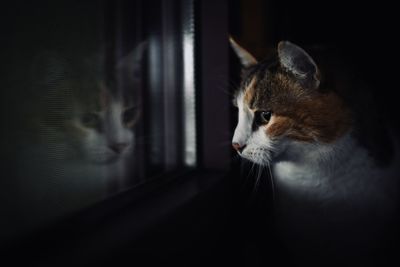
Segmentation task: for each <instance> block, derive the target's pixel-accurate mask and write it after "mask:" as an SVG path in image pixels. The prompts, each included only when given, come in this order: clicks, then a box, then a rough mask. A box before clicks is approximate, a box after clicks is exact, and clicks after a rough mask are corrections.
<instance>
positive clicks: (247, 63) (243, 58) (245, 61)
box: [229, 36, 258, 67]
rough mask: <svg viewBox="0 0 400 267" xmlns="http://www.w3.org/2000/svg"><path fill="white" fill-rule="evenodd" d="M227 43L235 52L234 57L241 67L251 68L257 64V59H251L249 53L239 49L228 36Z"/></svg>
mask: <svg viewBox="0 0 400 267" xmlns="http://www.w3.org/2000/svg"><path fill="white" fill-rule="evenodd" d="M229 42H230V44H231V46H232V48H233V51H235V53H236V55H237V56H238V57H239V59H240V62H241V63H242V65H243V67H251V66H253V65H256V64H257V63H258V62H257V59H256V58H255V57H253V56H252V55H251V54H250V53H249V51H247V50H246V49H244V48H243V47H241V46H240V45H239V44H238V43H237V42H236V41H235V40H234V39H233V38H232V37H231V36H229Z"/></svg>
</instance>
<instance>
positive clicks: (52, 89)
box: [17, 43, 144, 224]
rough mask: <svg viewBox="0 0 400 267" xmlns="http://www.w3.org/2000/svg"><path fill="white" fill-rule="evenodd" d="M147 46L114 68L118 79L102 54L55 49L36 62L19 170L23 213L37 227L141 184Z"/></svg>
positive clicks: (33, 66)
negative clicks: (139, 135)
mask: <svg viewBox="0 0 400 267" xmlns="http://www.w3.org/2000/svg"><path fill="white" fill-rule="evenodd" d="M143 49H144V43H141V44H139V45H138V46H137V47H136V48H135V49H133V50H132V52H131V53H128V54H127V55H126V56H124V57H122V58H121V59H120V60H118V62H117V64H114V65H113V66H114V67H113V68H110V67H109V68H108V71H109V72H111V75H110V73H106V72H105V69H106V68H105V66H106V64H105V60H104V53H100V52H99V53H97V52H96V53H95V52H93V51H85V52H83V51H81V52H78V51H72V52H67V51H53V50H52V51H45V52H41V53H38V55H37V56H36V57H35V58H34V60H33V63H32V69H31V75H32V78H31V82H30V87H29V89H27V93H26V94H25V95H26V96H28V95H29V96H30V97H25V98H27V100H25V102H26V104H25V105H24V110H25V111H23V112H24V114H25V115H24V118H23V119H22V120H23V121H22V122H21V123H20V125H23V126H22V127H24V128H23V131H21V133H20V134H19V136H18V140H19V142H20V143H21V145H22V146H21V150H20V151H19V153H18V158H19V159H18V166H19V167H18V168H17V170H18V175H17V177H19V178H18V179H20V182H18V183H19V189H18V190H19V194H20V197H19V199H20V200H21V205H22V207H23V208H22V210H24V213H23V214H22V215H21V216H27V218H35V219H30V222H31V223H32V224H35V223H39V222H40V221H45V220H48V219H51V218H56V217H57V216H59V215H64V214H66V212H71V211H74V210H77V209H81V208H82V207H85V206H88V205H90V204H93V203H95V202H97V201H100V200H101V199H104V198H106V197H107V196H109V195H110V194H114V193H117V192H118V191H121V190H124V189H127V188H128V187H129V186H131V185H132V184H134V183H137V182H138V181H136V180H134V179H135V175H134V174H135V172H136V171H137V170H135V167H136V166H135V162H137V160H134V152H135V143H136V142H135V139H136V138H135V135H136V134H135V127H136V126H137V123H138V121H139V119H140V113H141V109H140V90H141V88H140V86H141V77H140V76H141V75H140V71H141V64H140V63H141V58H142V54H143ZM110 77H111V78H110ZM113 77H114V78H113ZM27 206H29V207H30V208H29V209H26V208H25V207H27Z"/></svg>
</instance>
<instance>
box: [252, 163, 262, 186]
mask: <svg viewBox="0 0 400 267" xmlns="http://www.w3.org/2000/svg"><path fill="white" fill-rule="evenodd" d="M261 176H262V166H260V165H257V177H256V181H255V184H254V188H253V193H256V192H257V189H258V186H259V184H260V178H261Z"/></svg>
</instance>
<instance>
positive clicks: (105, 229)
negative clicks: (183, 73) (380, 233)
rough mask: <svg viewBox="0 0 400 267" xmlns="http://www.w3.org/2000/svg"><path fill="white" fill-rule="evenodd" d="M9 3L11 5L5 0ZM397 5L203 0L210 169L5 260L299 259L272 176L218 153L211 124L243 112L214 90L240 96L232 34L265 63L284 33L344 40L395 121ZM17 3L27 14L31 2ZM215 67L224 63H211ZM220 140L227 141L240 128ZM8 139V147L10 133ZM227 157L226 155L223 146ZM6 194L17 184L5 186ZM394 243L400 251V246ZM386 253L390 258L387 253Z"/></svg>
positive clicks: (51, 233) (205, 163) (132, 196)
mask: <svg viewBox="0 0 400 267" xmlns="http://www.w3.org/2000/svg"><path fill="white" fill-rule="evenodd" d="M2 5H3V8H2V12H3V13H7V8H4V7H5V6H6V4H2ZM394 5H395V4H394V3H392V4H390V2H388V3H385V2H383V1H380V2H377V1H366V2H362V3H361V2H360V3H356V2H354V3H350V1H262V0H232V1H206V0H203V1H196V2H195V7H196V19H197V20H196V29H197V37H196V38H197V39H196V49H197V50H196V59H197V60H196V62H197V63H196V64H197V73H196V77H197V83H198V88H200V89H199V90H200V92H199V94H198V96H197V97H198V101H199V102H198V103H199V107H198V114H197V115H198V117H199V118H200V119H201V123H199V129H198V131H199V136H200V138H199V139H200V141H199V151H200V152H199V156H200V161H201V162H202V164H201V166H200V167H199V168H198V169H196V170H193V171H191V172H189V173H186V174H184V175H181V176H179V177H178V178H175V177H174V178H173V179H172V178H170V177H165V178H164V179H161V180H160V182H153V183H149V184H147V185H146V186H143V187H140V188H135V189H132V190H131V191H128V192H126V193H124V194H120V195H118V196H115V197H113V198H110V199H108V200H106V201H104V202H101V203H99V204H98V205H95V206H94V207H92V208H90V209H87V210H83V211H81V212H79V213H77V214H75V215H74V216H72V218H67V219H65V220H62V221H60V222H59V223H57V224H56V225H54V226H52V227H48V228H46V229H43V230H42V231H40V232H37V233H33V234H32V235H30V236H27V237H25V238H23V239H21V240H15V242H13V244H12V245H10V246H7V247H6V248H4V249H2V252H5V253H6V254H7V256H8V257H3V258H2V259H1V261H5V260H6V259H7V258H11V259H12V260H13V261H14V262H16V263H20V262H24V263H27V264H29V265H30V266H38V265H41V266H71V265H74V266H80V265H81V266H96V265H97V266H118V265H121V266H122V265H123V263H124V262H126V261H127V262H128V263H129V264H130V265H134V266H149V265H150V266H160V265H161V264H163V265H168V264H173V265H174V266H214V265H218V266H232V265H233V264H235V265H237V266H268V265H275V264H283V265H285V264H290V265H293V264H294V263H295V262H293V259H290V257H288V256H287V254H285V248H284V247H282V245H281V244H280V243H279V241H278V240H276V239H275V238H274V232H273V230H272V227H271V226H272V224H273V218H271V212H270V211H271V206H272V204H273V203H272V197H271V185H270V184H269V180H268V179H267V177H263V178H264V179H261V182H260V185H259V186H258V187H257V188H256V189H255V187H254V184H255V178H254V177H255V174H254V173H252V172H250V168H249V167H248V166H246V164H242V163H240V162H239V160H238V159H234V160H232V162H231V164H230V169H229V170H226V169H225V170H224V171H221V170H218V171H216V169H218V166H220V165H221V164H220V163H221V162H219V161H220V160H221V161H223V160H225V159H221V156H216V155H219V154H218V153H220V149H219V148H218V147H217V148H216V146H215V144H216V143H217V141H218V140H217V141H216V139H215V136H214V135H213V133H214V131H213V130H215V129H216V128H218V127H221V128H224V130H225V128H226V129H227V130H228V131H229V130H230V131H231V133H232V130H233V129H234V126H235V113H234V112H235V111H234V109H233V108H232V107H231V106H230V99H229V96H224V95H222V94H221V96H220V95H218V96H217V97H213V96H214V94H213V93H214V92H215V91H213V90H214V89H215V90H216V87H217V86H216V85H215V83H216V81H220V80H221V79H226V82H225V83H226V84H227V85H225V89H226V90H227V91H230V92H233V91H234V90H235V85H237V83H238V77H239V72H240V66H239V64H238V61H237V59H236V58H235V56H234V54H233V52H232V51H231V50H230V49H229V45H228V42H227V35H228V33H229V34H231V35H233V36H234V37H235V38H237V40H238V41H239V42H240V43H241V44H243V46H244V47H246V48H248V49H249V50H250V51H251V52H252V53H253V54H254V55H256V56H257V58H259V59H261V58H263V57H264V56H266V55H267V54H268V52H269V51H271V49H273V48H274V47H276V44H277V43H278V42H279V41H280V40H289V41H291V42H293V43H296V44H298V45H300V46H313V45H323V46H329V47H333V48H335V50H337V51H339V52H340V53H341V54H342V55H343V57H344V58H346V59H347V60H348V61H349V62H351V64H352V65H355V66H357V67H358V68H359V70H360V73H362V75H363V77H364V78H365V79H366V80H367V81H368V83H369V84H370V85H372V86H371V87H372V88H373V90H374V93H375V97H376V99H377V103H378V104H377V105H378V110H380V112H382V114H383V116H385V117H387V118H389V119H390V120H391V121H393V122H394V123H396V125H397V123H398V122H397V102H398V101H397V97H396V95H397V90H398V85H397V80H398V78H397V77H398V74H397V71H398V67H397V65H398V63H397V62H398V59H399V57H398V54H399V53H398V52H397V44H396V43H397V41H396V40H397V34H398V29H397V25H398V14H396V11H397V9H396V8H395V7H394ZM20 8H21V9H22V10H24V12H28V10H26V9H24V8H25V7H24V3H23V2H21V6H20ZM8 15H10V14H8ZM5 17H6V18H7V16H5ZM3 18H4V17H3ZM22 22H23V23H30V22H29V21H22ZM7 23H9V22H8V21H7V20H5V21H2V25H1V26H3V27H4V26H5V27H6V28H7V29H8V31H9V30H10V28H11V26H8V24H7ZM3 36H4V35H3ZM7 49H9V47H7V46H5V47H4V48H2V52H5V53H7ZM2 65H5V66H4V67H7V66H6V64H4V62H2ZM215 65H218V71H215V69H213V68H211V67H210V66H215ZM2 67H3V66H2ZM217 83H218V82H217ZM218 86H220V84H219V85H218ZM3 93H4V90H2V95H3ZM2 100H4V98H3V99H2ZM3 108H4V105H3ZM216 110H219V111H220V112H216ZM4 114H8V113H7V110H3V115H4ZM12 117H13V114H8V116H7V118H8V119H10V118H12ZM371 123H374V122H373V121H372V122H371ZM221 138H226V140H227V141H230V138H231V136H230V135H225V136H222V135H221ZM2 139H3V140H2V141H4V142H5V143H7V139H6V137H5V138H2ZM8 145H9V144H8ZM221 155H222V157H226V153H225V154H224V153H222V154H221ZM229 156H230V155H229ZM6 157H7V155H4V158H6ZM232 158H234V157H233V153H232ZM229 159H230V157H229ZM2 167H3V166H2ZM7 168H12V165H11V166H4V169H2V175H1V176H2V177H3V179H4V176H6V175H7V174H8V173H9V172H7ZM249 172H250V174H249ZM0 193H1V194H2V195H4V194H6V193H9V192H7V188H6V187H2V188H0ZM138 218H139V219H138ZM394 234H395V233H394ZM396 241H397V239H396ZM388 248H389V249H391V250H393V251H397V246H396V243H394V244H388ZM388 254H390V253H388ZM380 260H381V261H382V262H386V261H389V258H386V255H382V258H380ZM4 264H5V263H4Z"/></svg>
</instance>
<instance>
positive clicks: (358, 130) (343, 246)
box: [231, 40, 400, 265]
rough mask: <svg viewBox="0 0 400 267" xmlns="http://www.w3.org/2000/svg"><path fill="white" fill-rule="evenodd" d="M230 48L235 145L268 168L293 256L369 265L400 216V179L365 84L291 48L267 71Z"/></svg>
mask: <svg viewBox="0 0 400 267" xmlns="http://www.w3.org/2000/svg"><path fill="white" fill-rule="evenodd" d="M231 45H232V47H233V49H234V50H235V52H236V53H237V54H238V56H239V59H240V60H241V63H242V65H243V71H242V83H241V87H240V89H239V90H238V92H237V94H236V98H235V100H234V102H235V105H236V106H237V107H238V110H239V121H238V124H237V127H236V129H235V133H234V136H233V140H232V143H233V146H234V148H235V149H236V150H237V151H238V153H239V154H240V156H242V157H243V158H245V159H247V160H250V161H252V162H254V163H257V164H259V165H264V166H267V167H271V169H272V176H273V179H274V181H275V185H276V188H275V190H276V203H275V213H276V214H275V215H276V220H277V227H278V229H280V231H279V232H280V235H281V236H282V239H283V240H284V242H286V245H287V246H288V247H289V251H291V253H292V254H293V255H294V256H293V257H297V258H299V259H300V258H302V259H303V260H304V262H302V263H313V262H314V261H315V262H317V263H318V264H324V265H329V264H330V263H331V264H338V263H340V264H346V263H347V264H350V262H352V263H354V262H357V263H361V262H364V263H372V262H371V261H369V260H370V259H369V256H371V255H372V254H373V253H374V252H376V251H377V250H378V249H377V248H378V247H380V245H382V243H380V242H384V240H386V239H385V238H384V237H383V236H384V231H383V230H384V229H385V228H387V227H388V225H390V224H389V222H390V221H391V220H392V219H393V218H394V214H395V211H396V209H397V186H398V182H397V176H398V174H399V173H400V172H399V170H398V165H397V164H396V162H398V157H396V155H393V156H391V155H392V148H393V147H394V146H395V145H394V143H391V142H392V141H393V140H392V139H391V138H392V136H391V135H390V134H389V133H387V132H386V129H385V127H384V126H382V124H380V122H379V120H378V117H377V116H376V110H375V109H374V106H371V102H369V100H368V97H367V95H368V90H367V88H366V86H365V84H363V83H360V82H359V81H356V79H355V78H354V77H353V76H354V73H352V72H348V70H346V69H345V68H338V66H339V65H336V66H334V67H332V65H335V63H333V61H331V60H330V59H328V60H326V62H327V64H326V65H324V66H323V67H321V66H322V65H318V64H317V63H316V61H314V59H313V58H312V57H311V56H310V55H309V54H308V53H307V52H305V51H304V50H303V49H302V48H300V47H298V46H297V45H294V44H292V43H290V42H286V41H285V42H280V43H279V45H278V47H277V53H276V54H275V55H273V56H271V58H270V59H268V60H264V61H261V62H258V61H257V60H256V59H255V58H254V57H253V56H252V55H251V54H250V53H249V52H248V51H246V50H244V49H243V48H242V47H241V46H240V45H238V44H237V43H236V42H235V41H234V40H231ZM316 60H318V58H317V59H316ZM320 61H321V62H324V60H323V59H321V60H320ZM340 66H341V65H340ZM346 71H347V73H346ZM363 102H364V103H363ZM365 107H367V109H365ZM262 111H264V112H271V113H262ZM363 112H364V114H363ZM368 112H369V113H368ZM261 114H267V115H265V116H266V117H261V116H262V115H261ZM268 114H270V115H268ZM365 115H367V119H366V118H365ZM263 118H267V119H263ZM371 120H372V121H371ZM371 124H372V126H371ZM371 134H372V136H374V138H367V137H366V136H370V135H371ZM374 148H379V149H374ZM382 155H383V157H381V156H382ZM383 246H384V245H383ZM380 249H383V248H380ZM295 262H296V261H295ZM297 262H298V263H299V262H301V261H297Z"/></svg>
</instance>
